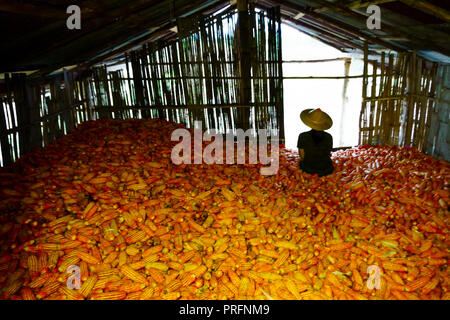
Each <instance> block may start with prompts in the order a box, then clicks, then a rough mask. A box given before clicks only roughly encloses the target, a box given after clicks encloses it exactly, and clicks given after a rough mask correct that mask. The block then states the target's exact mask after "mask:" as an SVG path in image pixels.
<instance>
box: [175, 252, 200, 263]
mask: <svg viewBox="0 0 450 320" xmlns="http://www.w3.org/2000/svg"><path fill="white" fill-rule="evenodd" d="M196 253H197V251H196V250H190V251H188V252H186V253H184V254H183V255H182V256H181V257H180V259H179V260H178V261H179V262H180V263H186V262H188V261H189V260H191V259H192V258H193V257H194V256H195V255H196Z"/></svg>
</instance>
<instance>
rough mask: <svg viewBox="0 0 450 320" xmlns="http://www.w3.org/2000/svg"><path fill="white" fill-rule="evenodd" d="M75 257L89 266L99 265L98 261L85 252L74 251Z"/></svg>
mask: <svg viewBox="0 0 450 320" xmlns="http://www.w3.org/2000/svg"><path fill="white" fill-rule="evenodd" d="M76 256H77V257H78V258H80V259H81V260H83V261H85V262H87V263H89V264H97V263H100V260H99V259H97V258H96V257H94V256H93V255H91V254H89V253H87V252H85V251H78V250H77V251H76Z"/></svg>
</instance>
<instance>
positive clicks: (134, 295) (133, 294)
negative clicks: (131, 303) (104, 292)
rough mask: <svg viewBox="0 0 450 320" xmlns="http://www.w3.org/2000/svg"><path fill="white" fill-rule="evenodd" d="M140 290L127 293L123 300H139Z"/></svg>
mask: <svg viewBox="0 0 450 320" xmlns="http://www.w3.org/2000/svg"><path fill="white" fill-rule="evenodd" d="M141 295H142V291H136V292H131V293H128V294H127V296H126V297H125V300H140V298H141Z"/></svg>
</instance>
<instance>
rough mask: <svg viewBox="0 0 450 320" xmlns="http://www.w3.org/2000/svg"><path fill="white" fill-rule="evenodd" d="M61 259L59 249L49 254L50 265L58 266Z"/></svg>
mask: <svg viewBox="0 0 450 320" xmlns="http://www.w3.org/2000/svg"><path fill="white" fill-rule="evenodd" d="M58 260H59V251H53V252H50V253H49V255H48V267H49V268H53V267H55V266H56V264H57V263H58Z"/></svg>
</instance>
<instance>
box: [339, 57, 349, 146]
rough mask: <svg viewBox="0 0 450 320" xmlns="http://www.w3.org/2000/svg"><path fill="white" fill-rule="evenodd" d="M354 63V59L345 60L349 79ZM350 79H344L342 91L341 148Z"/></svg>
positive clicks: (346, 73) (346, 74)
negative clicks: (351, 66)
mask: <svg viewBox="0 0 450 320" xmlns="http://www.w3.org/2000/svg"><path fill="white" fill-rule="evenodd" d="M351 63H352V59H350V58H349V59H345V76H346V77H348V76H349V74H350V65H351ZM348 82H349V79H348V78H345V79H344V87H343V89H342V112H341V125H340V129H339V146H343V145H344V128H345V126H344V121H345V116H346V112H345V111H346V109H347V88H348Z"/></svg>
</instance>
